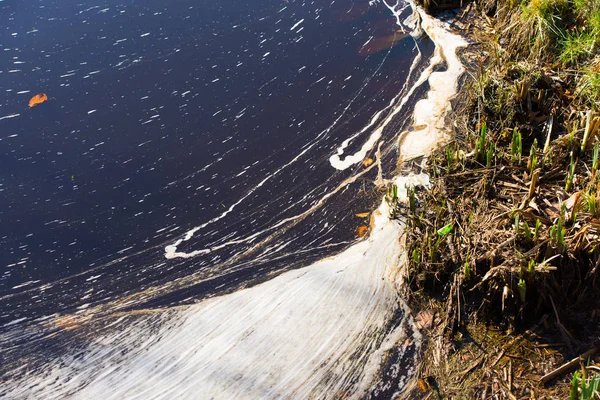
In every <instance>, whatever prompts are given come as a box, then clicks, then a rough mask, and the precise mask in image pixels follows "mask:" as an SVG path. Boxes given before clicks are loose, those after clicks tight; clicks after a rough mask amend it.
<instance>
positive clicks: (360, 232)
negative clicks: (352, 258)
mask: <svg viewBox="0 0 600 400" xmlns="http://www.w3.org/2000/svg"><path fill="white" fill-rule="evenodd" d="M368 230H369V227H368V226H366V225H362V226H359V227H358V228H357V229H356V234H357V235H358V237H363V236H365V233H367V231H368Z"/></svg>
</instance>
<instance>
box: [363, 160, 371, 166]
mask: <svg viewBox="0 0 600 400" xmlns="http://www.w3.org/2000/svg"><path fill="white" fill-rule="evenodd" d="M371 164H373V159H372V158H367V159H366V160H365V161H363V165H364V166H365V167H368V166H369V165H371Z"/></svg>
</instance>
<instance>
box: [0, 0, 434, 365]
mask: <svg viewBox="0 0 600 400" xmlns="http://www.w3.org/2000/svg"><path fill="white" fill-rule="evenodd" d="M402 7H405V5H403V4H398V5H396V8H397V9H398V8H402ZM409 14H410V8H406V10H405V11H404V12H403V13H402V14H401V19H403V18H404V17H406V16H408V15H409ZM0 17H1V18H2V21H3V23H2V27H1V29H0V50H1V51H2V57H1V58H0V93H2V96H1V97H0V254H1V258H0V334H4V336H5V337H4V339H1V342H2V346H3V347H5V349H10V352H9V351H6V352H5V356H6V355H7V354H10V358H11V361H14V359H15V357H16V358H18V357H20V356H21V355H22V354H25V353H27V351H28V349H27V346H25V344H24V343H26V342H27V341H28V340H30V339H31V337H32V335H33V336H35V337H43V336H44V332H43V330H42V331H40V330H37V329H34V331H35V332H34V333H32V330H31V329H32V327H34V328H35V326H36V319H37V320H43V319H44V318H47V316H50V315H55V314H57V313H69V312H73V311H75V310H80V309H85V308H87V307H92V306H97V305H107V307H109V308H110V307H113V306H108V305H109V304H114V303H119V301H121V299H128V300H127V301H126V302H124V303H122V304H120V305H119V307H118V309H120V310H129V309H136V308H147V307H162V306H167V305H175V304H182V303H186V302H193V301H197V300H199V299H202V298H204V297H206V296H212V295H215V294H219V293H223V292H226V291H232V290H234V289H235V288H238V287H240V286H245V285H251V284H254V283H256V282H260V281H264V280H266V279H269V278H271V277H272V276H274V275H275V274H277V273H280V272H283V271H286V270H289V269H295V268H300V267H302V266H305V265H308V264H310V263H311V262H313V261H315V260H318V259H320V258H322V257H325V256H328V255H331V254H334V253H337V252H339V251H341V250H342V249H344V248H347V247H348V246H349V245H350V244H352V243H354V242H356V241H357V240H359V239H358V238H357V235H356V228H357V227H358V226H359V225H361V224H363V223H364V221H362V220H360V219H358V218H357V217H355V216H354V214H355V213H359V212H364V211H368V210H371V209H373V208H374V206H375V204H377V203H378V202H379V201H380V199H381V193H379V192H377V191H376V190H375V189H374V187H373V185H371V184H370V183H369V182H371V181H372V180H373V179H374V178H375V177H376V172H377V170H376V169H373V170H372V171H371V172H369V173H368V174H366V175H364V176H361V178H360V179H358V180H357V181H356V182H354V183H351V184H348V185H342V187H341V188H340V189H339V190H338V191H337V192H335V194H332V192H333V191H334V190H336V188H339V187H340V184H341V183H342V182H343V181H344V180H345V179H348V178H350V177H352V176H355V175H356V174H358V173H360V172H361V171H363V170H364V166H363V165H362V163H360V162H359V163H357V164H355V165H353V166H351V167H350V168H347V169H345V170H337V169H335V168H333V166H332V165H331V163H330V161H329V158H330V156H332V155H333V154H335V153H336V152H337V150H338V148H339V146H340V145H341V144H342V142H343V141H344V140H345V139H348V138H350V137H353V136H354V135H356V134H357V133H358V132H360V131H361V130H363V128H364V127H365V126H367V125H368V124H369V123H370V122H374V125H373V126H372V127H371V128H370V129H366V130H365V131H364V132H363V133H360V134H358V135H357V136H356V137H355V138H354V139H353V140H352V141H351V142H350V143H349V145H348V147H347V148H346V149H345V150H344V155H349V154H353V153H354V152H355V151H357V150H358V149H360V147H361V146H362V145H363V144H364V142H365V141H366V140H367V139H368V137H369V136H370V134H371V132H372V131H373V129H374V128H375V127H376V126H377V124H379V123H381V121H382V120H383V119H384V117H385V116H386V115H387V113H389V112H390V110H392V108H393V107H395V106H396V105H397V103H398V101H399V99H400V98H401V96H405V95H406V94H407V89H408V88H409V87H410V86H411V82H412V81H413V80H414V79H415V77H416V76H417V75H418V73H419V71H421V70H422V69H423V68H424V67H425V65H426V64H427V60H428V57H429V56H430V55H431V53H432V51H433V45H432V43H431V42H430V41H429V40H428V39H419V40H416V39H414V38H412V37H411V36H408V35H406V34H405V33H403V32H402V31H401V27H400V26H399V25H397V23H396V19H395V18H394V16H393V15H392V13H391V11H390V10H389V9H388V7H386V6H385V4H383V3H381V2H376V3H372V4H369V3H368V2H366V1H364V0H360V1H358V0H354V1H353V0H336V1H327V2H323V1H313V2H302V1H291V0H290V1H272V0H271V1H266V0H249V1H245V2H232V1H228V0H225V1H218V2H210V1H203V0H201V1H190V0H174V1H168V2H167V1H157V0H149V1H143V2H142V1H137V2H136V1H133V0H118V1H117V0H115V1H102V2H98V1H89V0H78V1H72V0H63V1H29V2H23V1H16V0H5V1H1V0H0ZM418 54H421V55H422V58H421V59H420V61H419V62H418V63H416V64H415V70H414V71H413V72H412V74H411V75H410V76H409V70H410V68H411V66H412V65H413V63H414V61H415V57H416V56H417V55H418ZM425 90H426V88H425V87H422V88H419V89H418V90H416V91H415V92H414V94H413V95H411V96H410V98H409V101H408V103H407V106H406V108H405V109H402V110H401V112H399V113H398V115H397V117H396V118H395V119H394V120H393V121H392V123H390V124H388V125H386V127H385V129H384V131H383V135H382V139H381V141H380V142H378V143H381V144H382V147H381V149H382V154H383V161H384V163H383V170H384V175H389V174H391V173H392V171H393V170H394V168H395V163H394V161H395V156H396V152H397V149H396V146H395V142H394V140H393V139H394V138H395V137H396V136H397V134H398V132H400V131H401V130H402V129H404V128H405V127H407V126H408V125H409V124H410V122H411V121H410V114H411V109H410V108H411V107H410V104H411V103H414V99H416V98H417V97H418V96H420V95H422V94H423V92H424V91H425ZM37 93H46V94H47V95H48V97H49V100H48V101H47V102H45V103H43V104H41V105H39V106H36V107H34V108H31V109H30V108H29V107H28V101H29V99H30V98H31V97H32V96H33V95H35V94H37ZM379 112H381V114H380V116H379V118H378V119H377V120H373V121H372V119H373V117H374V116H375V115H376V114H377V113H379ZM376 149H377V146H373V147H372V148H371V149H370V151H368V153H367V156H368V157H371V158H375V155H374V154H375V151H376ZM194 228H197V229H195V230H194V231H193V232H192V233H189V234H188V235H187V236H186V234H187V233H188V232H190V230H192V229H194ZM173 245H176V252H177V254H176V256H175V257H173V256H169V254H170V253H169V251H166V250H165V248H166V247H168V246H173ZM171 249H174V247H171ZM177 255H181V256H183V257H179V256H177ZM126 296H133V297H126ZM26 333H27V334H26ZM47 340H48V341H44V340H42V341H41V342H37V343H38V345H39V346H47V345H48V343H50V342H51V339H47ZM40 343H41V344H40Z"/></svg>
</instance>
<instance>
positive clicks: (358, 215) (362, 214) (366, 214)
mask: <svg viewBox="0 0 600 400" xmlns="http://www.w3.org/2000/svg"><path fill="white" fill-rule="evenodd" d="M354 215H356V216H357V217H358V218H367V217H368V216H369V213H368V212H366V213H358V214H354Z"/></svg>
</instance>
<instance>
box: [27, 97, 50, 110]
mask: <svg viewBox="0 0 600 400" xmlns="http://www.w3.org/2000/svg"><path fill="white" fill-rule="evenodd" d="M47 100H48V96H47V95H46V93H39V94H36V95H35V96H33V97H32V98H31V99H30V100H29V108H31V107H35V106H37V105H38V104H42V103H43V102H45V101H47Z"/></svg>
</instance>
